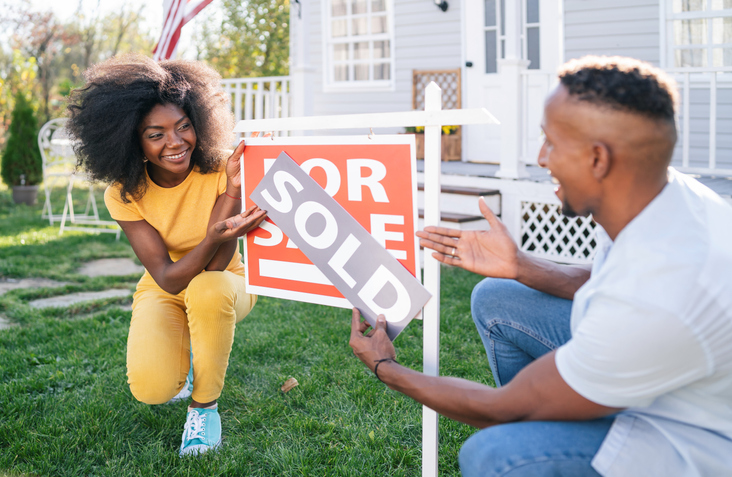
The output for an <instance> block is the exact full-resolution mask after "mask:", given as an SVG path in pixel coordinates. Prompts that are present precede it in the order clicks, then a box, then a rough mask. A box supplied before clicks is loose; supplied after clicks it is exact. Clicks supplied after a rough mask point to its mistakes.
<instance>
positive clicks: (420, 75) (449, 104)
mask: <svg viewBox="0 0 732 477" xmlns="http://www.w3.org/2000/svg"><path fill="white" fill-rule="evenodd" d="M430 81H434V82H435V83H437V85H438V86H439V87H440V88H441V89H442V109H460V108H461V107H462V99H461V97H460V70H459V69H457V70H439V71H418V70H414V71H413V72H412V109H415V110H418V111H422V110H424V89H425V88H426V87H427V85H428V84H430Z"/></svg>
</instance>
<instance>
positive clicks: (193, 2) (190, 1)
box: [153, 0, 213, 61]
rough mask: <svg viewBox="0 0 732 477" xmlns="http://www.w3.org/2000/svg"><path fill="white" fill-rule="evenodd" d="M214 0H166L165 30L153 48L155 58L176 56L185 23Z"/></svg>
mask: <svg viewBox="0 0 732 477" xmlns="http://www.w3.org/2000/svg"><path fill="white" fill-rule="evenodd" d="M212 1H213V0H164V3H163V17H164V18H165V20H164V21H163V32H162V33H161V34H160V40H158V44H157V45H155V48H153V59H155V60H156V61H160V60H168V59H170V58H174V57H175V51H176V49H177V48H178V39H179V38H180V30H181V28H183V25H185V24H186V23H188V22H189V21H191V19H192V18H193V17H195V16H196V15H197V14H198V12H200V11H201V10H203V8H204V7H205V6H206V5H208V4H209V3H211V2H212Z"/></svg>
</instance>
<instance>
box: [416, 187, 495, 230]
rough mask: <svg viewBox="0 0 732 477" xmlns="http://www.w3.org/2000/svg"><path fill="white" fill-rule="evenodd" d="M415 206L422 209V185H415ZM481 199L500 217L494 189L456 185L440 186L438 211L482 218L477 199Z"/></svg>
mask: <svg viewBox="0 0 732 477" xmlns="http://www.w3.org/2000/svg"><path fill="white" fill-rule="evenodd" d="M417 189H418V191H417V204H418V206H419V207H424V184H421V183H420V184H418V185H417ZM480 197H483V198H484V199H485V202H486V204H487V205H488V207H489V208H490V209H491V210H492V211H493V213H494V214H496V215H498V216H500V215H501V193H500V191H498V190H496V189H489V188H479V187H465V186H456V185H444V184H443V185H442V187H441V194H440V210H441V211H442V212H443V214H444V213H452V214H458V215H461V216H477V217H478V219H482V218H483V214H481V213H480V208H479V207H478V199H479V198H480ZM471 220H477V219H466V220H461V221H460V222H457V223H461V224H462V223H465V222H469V221H471Z"/></svg>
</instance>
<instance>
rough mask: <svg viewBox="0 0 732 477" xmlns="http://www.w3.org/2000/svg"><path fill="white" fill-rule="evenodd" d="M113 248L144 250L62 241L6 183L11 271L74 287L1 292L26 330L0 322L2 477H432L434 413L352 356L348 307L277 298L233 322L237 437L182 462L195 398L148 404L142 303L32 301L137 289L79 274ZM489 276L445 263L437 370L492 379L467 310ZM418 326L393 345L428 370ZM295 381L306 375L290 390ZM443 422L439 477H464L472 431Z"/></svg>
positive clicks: (0, 201) (95, 238)
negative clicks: (131, 345)
mask: <svg viewBox="0 0 732 477" xmlns="http://www.w3.org/2000/svg"><path fill="white" fill-rule="evenodd" d="M102 207H103V206H102ZM100 212H101V210H100ZM104 212H105V213H106V210H105V211H104ZM112 257H126V258H134V253H133V252H132V249H131V247H130V244H129V242H128V241H127V240H126V238H125V237H124V235H122V237H121V239H120V241H118V242H117V241H115V237H114V236H113V235H112V234H102V235H92V234H86V233H82V232H70V233H64V235H58V226H57V225H54V226H50V225H49V224H48V221H47V220H42V219H41V204H39V205H37V206H35V207H27V206H16V205H14V204H12V203H11V201H10V200H9V192H7V191H5V192H3V191H0V277H3V279H7V278H14V279H20V278H29V277H39V278H41V277H42V278H50V279H53V280H57V281H59V282H64V283H65V284H64V285H63V286H57V287H50V288H28V289H23V290H21V289H17V290H11V291H9V292H7V293H6V294H4V295H0V314H2V315H3V316H4V317H5V318H6V319H7V320H8V321H10V322H12V323H15V324H16V326H13V327H12V328H10V329H5V330H0V409H3V412H4V414H3V416H5V417H4V418H3V419H2V420H0V448H1V449H3V451H2V452H0V469H3V470H2V471H0V477H2V476H3V473H2V472H6V473H9V474H7V475H13V476H16V475H23V473H27V474H28V475H58V476H69V477H71V476H74V477H75V476H77V475H114V476H130V477H132V476H139V475H261V476H281V475H329V476H330V475H334V476H352V475H378V476H381V475H389V476H412V475H419V474H420V472H421V471H420V467H421V415H422V407H421V406H420V405H419V404H417V403H415V402H414V401H412V400H411V399H409V398H406V397H405V396H403V395H401V394H399V393H396V392H394V391H391V390H389V389H388V388H387V387H385V386H384V385H383V384H382V383H380V382H379V381H378V380H377V379H376V378H375V377H374V375H373V373H371V372H370V371H369V370H368V369H367V368H366V367H364V366H363V365H362V364H361V362H360V361H359V360H358V359H357V358H356V357H355V356H354V355H353V352H352V351H351V349H350V348H349V347H348V337H349V331H350V316H351V313H350V311H349V310H343V309H338V308H330V307H325V306H318V305H312V304H307V303H298V302H293V301H287V300H279V299H274V298H268V297H261V298H260V300H259V301H258V303H257V305H256V306H255V307H254V309H253V310H252V312H251V313H250V314H249V316H247V317H246V318H245V319H244V320H243V321H242V322H241V323H239V324H238V325H237V327H236V335H235V337H234V343H233V346H232V353H231V358H230V362H229V368H228V371H227V376H226V385H225V387H224V391H223V394H222V396H221V398H220V400H219V403H220V409H221V411H220V412H221V416H222V423H223V424H222V425H223V429H224V436H225V441H224V443H225V445H224V446H223V448H222V449H221V451H220V452H217V453H212V454H210V455H206V456H203V457H202V458H200V459H180V458H179V457H178V454H177V446H178V445H179V442H180V431H181V427H182V425H183V422H184V420H185V406H186V403H178V404H174V405H169V406H148V405H145V404H142V403H140V402H137V401H136V400H135V398H134V397H133V396H132V395H131V393H130V390H129V387H128V385H127V383H126V380H127V378H126V375H125V373H126V367H125V359H126V344H127V331H128V328H129V323H130V319H131V312H130V311H129V310H128V309H122V308H121V305H129V298H110V299H107V300H99V301H96V302H93V303H85V304H77V305H71V306H68V307H58V308H49V309H36V308H33V307H31V306H30V305H29V302H30V301H31V300H34V299H38V298H44V297H49V296H56V295H61V294H66V293H73V292H78V291H89V290H102V289H108V288H129V289H130V290H132V289H133V288H134V286H135V282H136V281H137V278H138V277H137V276H126V277H95V278H89V277H86V276H83V275H80V274H79V273H77V270H78V269H79V267H80V265H82V264H83V263H84V262H87V261H90V260H95V259H100V258H112ZM479 279H480V278H479V277H477V276H476V275H473V274H470V273H468V272H465V271H463V270H456V269H449V268H443V279H442V285H441V286H442V298H441V305H440V306H441V309H442V317H441V336H440V340H441V343H442V352H441V355H440V363H441V374H443V375H453V376H459V377H463V378H466V379H471V380H474V381H479V382H483V383H487V384H492V379H491V377H490V372H489V371H488V361H487V359H486V356H485V351H484V350H483V346H482V343H481V341H480V338H479V336H478V335H477V333H476V331H475V327H474V325H473V323H472V320H471V318H470V306H469V299H470V291H471V290H472V288H473V286H474V285H475V284H476V283H477V282H478V280H479ZM422 326H423V324H422V322H421V321H418V320H415V321H413V322H412V323H411V324H410V325H409V326H408V327H407V328H406V329H405V330H404V332H403V333H402V334H401V335H400V336H399V337H398V338H397V340H396V341H395V345H396V348H397V354H398V358H399V361H400V363H403V364H404V365H406V366H408V367H411V368H413V369H417V370H421V369H422V339H423V335H422ZM289 377H294V378H296V379H297V380H298V382H299V385H298V386H296V387H295V388H293V389H292V390H290V391H289V392H287V393H284V392H282V391H281V389H280V388H281V386H282V384H283V382H284V381H285V380H286V379H288V378H289ZM71 430H72V431H73V432H69V431H71ZM439 432H440V456H439V459H440V464H439V466H440V475H445V476H458V475H459V468H458V463H457V454H458V451H459V449H460V446H461V445H462V443H463V442H464V441H465V440H466V439H467V438H468V437H469V436H470V435H471V434H472V433H473V432H474V429H472V428H470V427H468V426H466V425H463V424H458V423H456V422H454V421H450V420H448V419H445V418H442V419H440V431H439Z"/></svg>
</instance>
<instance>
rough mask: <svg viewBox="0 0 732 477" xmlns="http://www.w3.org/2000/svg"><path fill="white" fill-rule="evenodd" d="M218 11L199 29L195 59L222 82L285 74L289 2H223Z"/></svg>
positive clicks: (210, 13) (252, 0)
mask: <svg viewBox="0 0 732 477" xmlns="http://www.w3.org/2000/svg"><path fill="white" fill-rule="evenodd" d="M209 8H211V7H209ZM219 8H220V14H219V15H217V14H216V12H209V15H208V18H207V20H206V21H205V22H204V23H203V25H202V27H201V29H200V30H201V32H200V34H199V35H198V42H197V47H198V58H199V59H201V60H204V61H206V62H207V63H209V64H210V65H211V66H212V67H214V68H215V69H216V70H217V71H218V72H219V73H221V75H222V76H224V77H225V78H246V77H254V76H284V75H287V74H288V71H289V55H290V51H289V50H290V48H289V25H288V22H289V17H290V2H289V0H244V1H242V0H223V1H222V2H221V4H220V7H219ZM204 12H206V10H204Z"/></svg>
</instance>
